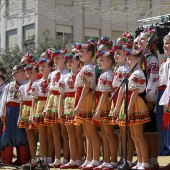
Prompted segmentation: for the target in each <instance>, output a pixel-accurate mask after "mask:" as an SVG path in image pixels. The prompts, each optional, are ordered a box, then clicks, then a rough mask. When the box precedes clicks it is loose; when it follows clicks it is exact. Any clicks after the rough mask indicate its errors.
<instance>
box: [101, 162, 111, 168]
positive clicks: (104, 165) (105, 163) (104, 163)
mask: <svg viewBox="0 0 170 170" xmlns="http://www.w3.org/2000/svg"><path fill="white" fill-rule="evenodd" d="M109 165H110V163H107V162H103V163H102V167H107V166H109Z"/></svg>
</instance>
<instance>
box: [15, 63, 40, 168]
mask: <svg viewBox="0 0 170 170" xmlns="http://www.w3.org/2000/svg"><path fill="white" fill-rule="evenodd" d="M25 71H26V74H27V78H28V81H29V82H28V83H27V84H25V85H23V86H21V87H20V88H19V92H18V94H19V96H20V100H21V103H20V116H19V119H18V126H19V128H25V130H26V133H27V139H28V142H29V146H30V152H31V158H32V159H31V161H30V162H29V163H28V164H26V165H23V166H22V167H23V168H26V167H29V166H30V165H36V164H37V160H36V150H37V139H38V131H37V127H35V126H33V123H32V119H31V118H32V95H31V90H32V84H33V83H34V82H35V81H36V80H37V78H38V65H37V64H36V63H31V64H29V65H27V66H26V67H25Z"/></svg>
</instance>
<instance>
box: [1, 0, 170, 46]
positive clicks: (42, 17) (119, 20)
mask: <svg viewBox="0 0 170 170" xmlns="http://www.w3.org/2000/svg"><path fill="white" fill-rule="evenodd" d="M169 3H170V2H169ZM166 4H168V1H167V0H82V1H81V0H1V21H0V34H1V43H0V44H1V49H7V48H11V47H14V45H15V44H17V45H18V46H19V47H20V48H22V43H23V41H25V40H29V39H30V38H32V37H34V38H35V43H38V42H39V41H43V36H42V35H43V32H44V31H45V30H47V29H48V30H49V31H50V34H51V36H53V37H54V36H58V35H62V36H63V40H64V38H65V37H67V39H68V44H67V46H68V47H70V46H71V44H72V43H74V42H77V41H79V42H84V41H86V40H87V39H89V38H90V37H94V38H95V39H98V38H99V37H101V36H109V37H110V38H111V39H113V40H114V39H116V38H117V37H119V36H121V34H122V32H124V31H132V32H135V30H136V27H138V26H139V25H138V22H137V20H138V19H143V18H144V16H145V15H146V13H147V12H148V11H149V10H151V9H152V8H153V7H156V6H159V5H166ZM121 7H122V8H121ZM158 12H159V11H157V13H158ZM157 13H156V14H155V15H157ZM153 15H154V13H153V12H152V16H153ZM67 18H68V19H67ZM127 18H128V19H127Z"/></svg>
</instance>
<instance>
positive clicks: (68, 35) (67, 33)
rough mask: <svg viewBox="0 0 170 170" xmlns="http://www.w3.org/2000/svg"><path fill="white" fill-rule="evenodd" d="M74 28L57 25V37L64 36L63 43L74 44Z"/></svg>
mask: <svg viewBox="0 0 170 170" xmlns="http://www.w3.org/2000/svg"><path fill="white" fill-rule="evenodd" d="M72 32H73V27H72V26H66V25H57V26H56V36H63V41H66V43H72V40H73V34H72Z"/></svg>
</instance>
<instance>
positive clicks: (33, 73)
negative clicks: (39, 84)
mask: <svg viewBox="0 0 170 170" xmlns="http://www.w3.org/2000/svg"><path fill="white" fill-rule="evenodd" d="M26 74H27V78H28V80H29V81H30V82H34V81H35V80H37V77H38V72H37V71H36V70H30V71H27V72H26Z"/></svg>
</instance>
